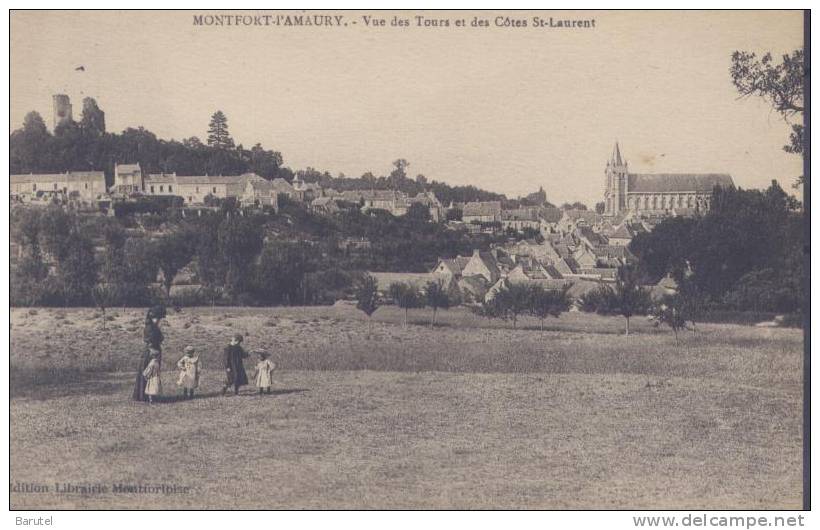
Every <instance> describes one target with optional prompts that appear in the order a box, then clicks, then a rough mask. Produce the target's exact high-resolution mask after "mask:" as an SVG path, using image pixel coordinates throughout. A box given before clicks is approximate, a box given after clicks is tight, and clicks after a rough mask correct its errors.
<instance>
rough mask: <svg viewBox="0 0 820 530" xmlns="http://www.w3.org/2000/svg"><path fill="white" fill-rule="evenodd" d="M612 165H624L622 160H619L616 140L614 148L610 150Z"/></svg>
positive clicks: (619, 153) (619, 155)
mask: <svg viewBox="0 0 820 530" xmlns="http://www.w3.org/2000/svg"><path fill="white" fill-rule="evenodd" d="M612 165H613V166H622V165H624V162H623V159H622V158H621V148H620V147H619V146H618V140H615V148H614V149H613V150H612Z"/></svg>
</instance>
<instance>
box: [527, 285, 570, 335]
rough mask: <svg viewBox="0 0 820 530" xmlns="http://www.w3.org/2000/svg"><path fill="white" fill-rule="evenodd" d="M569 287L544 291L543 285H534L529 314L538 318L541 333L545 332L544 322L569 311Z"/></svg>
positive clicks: (530, 294) (530, 297)
mask: <svg viewBox="0 0 820 530" xmlns="http://www.w3.org/2000/svg"><path fill="white" fill-rule="evenodd" d="M568 291H569V286H568V285H567V286H564V287H563V288H561V289H558V290H556V289H544V288H543V287H542V286H541V285H538V284H536V285H533V286H532V287H531V288H530V292H529V312H530V314H531V315H532V316H534V317H536V318H538V320H539V321H540V323H541V331H542V332H543V331H544V320H546V318H547V317H549V316H553V317H555V318H558V317H559V316H560V315H561V313H563V312H564V311H568V310H569V306H570V299H569V295H568Z"/></svg>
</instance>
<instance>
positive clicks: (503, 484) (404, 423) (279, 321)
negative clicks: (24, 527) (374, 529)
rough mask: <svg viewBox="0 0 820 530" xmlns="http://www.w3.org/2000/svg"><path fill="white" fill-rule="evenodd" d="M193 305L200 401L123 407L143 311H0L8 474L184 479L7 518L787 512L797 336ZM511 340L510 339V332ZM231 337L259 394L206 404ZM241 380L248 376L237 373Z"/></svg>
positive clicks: (178, 332)
mask: <svg viewBox="0 0 820 530" xmlns="http://www.w3.org/2000/svg"><path fill="white" fill-rule="evenodd" d="M429 313H430V312H429V311H424V310H415V311H411V314H410V321H411V323H410V325H409V326H408V327H407V329H405V328H404V327H403V326H402V325H401V322H402V320H403V311H401V310H399V309H398V308H395V307H383V308H380V309H379V310H378V311H377V312H376V314H375V316H374V324H373V326H372V330H373V331H372V336H370V337H368V328H369V326H368V325H367V323H366V317H364V316H363V315H362V314H360V313H359V312H357V311H356V310H355V309H353V308H350V307H349V306H341V307H311V308H264V309H260V308H216V309H211V308H195V309H185V310H183V311H182V312H180V313H173V312H172V313H170V314H169V318H168V321H167V324H166V325H165V326H164V327H163V332H164V333H165V336H166V341H165V343H164V347H163V350H164V354H163V355H164V358H165V361H164V362H165V365H166V372H165V374H164V385H165V388H166V392H167V393H169V394H173V393H174V392H175V389H174V387H173V382H174V380H175V374H174V373H173V372H170V369H171V368H170V367H171V366H172V363H174V362H176V359H177V358H178V357H179V356H180V355H181V352H182V348H183V347H184V346H185V345H187V344H192V345H194V346H196V347H197V348H198V349H199V350H200V351H201V357H202V363H203V366H204V368H205V371H204V374H203V387H202V389H201V397H200V398H198V399H194V400H191V401H187V402H178V401H177V402H171V401H173V399H172V398H170V397H169V398H168V399H167V401H168V402H166V403H162V404H159V405H155V406H151V407H149V406H146V405H143V404H140V403H133V402H131V401H130V400H129V399H130V390H131V385H132V383H133V370H134V368H135V366H136V363H137V362H138V361H137V360H138V358H139V356H140V355H141V342H142V312H140V311H137V310H124V311H123V310H114V311H109V312H108V314H109V315H112V316H113V317H114V318H113V319H112V320H110V321H108V322H106V330H105V331H103V330H102V329H101V328H102V326H101V323H102V322H101V320H102V319H101V318H100V316H99V315H98V314H96V315H95V311H93V310H90V309H77V310H55V309H37V310H36V314H30V312H29V310H18V309H15V310H13V311H12V332H11V335H12V341H11V343H12V348H11V370H12V373H11V382H12V385H11V387H12V402H11V427H12V440H11V456H12V458H11V474H12V477H11V478H12V481H13V482H14V481H34V482H46V483H51V482H54V481H74V482H85V483H91V482H103V483H106V484H110V483H112V482H141V483H156V482H163V483H173V484H181V485H187V486H190V487H191V488H192V490H191V491H192V493H190V494H187V495H172V496H160V497H156V496H150V495H122V494H120V495H114V494H108V495H90V496H82V495H58V494H53V495H51V494H46V495H38V496H32V495H24V494H17V493H13V494H12V506H13V507H14V508H37V507H40V508H42V507H46V506H47V507H83V508H92V507H93V508H122V507H125V508H153V507H156V508H185V507H188V508H192V507H209V508H230V507H237V508H614V507H628V508H636V509H641V508H697V507H712V508H795V507H799V504H800V495H801V461H800V454H801V436H802V434H801V390H800V389H801V366H802V364H801V358H802V335H801V333H802V332H801V331H800V330H795V329H780V328H755V327H748V326H737V325H727V324H703V325H700V326H699V330H698V332H697V333H696V334H692V333H684V334H683V335H682V336H681V341H680V344H676V343H675V339H674V336H673V335H672V333H671V332H670V331H668V330H666V329H662V328H655V327H653V326H652V325H651V324H650V323H648V322H647V321H646V320H645V319H641V318H636V319H633V322H632V326H631V334H630V335H629V336H628V337H627V336H624V334H623V324H624V323H623V319H621V318H615V317H601V316H597V315H587V314H577V313H570V314H565V315H562V316H561V318H559V319H551V320H548V321H547V325H546V329H545V331H543V332H541V331H540V330H539V329H538V328H539V323H538V322H537V321H536V320H531V319H527V318H525V319H522V321H521V322H519V329H516V330H513V329H511V325H510V324H509V323H505V322H500V321H487V320H483V319H480V318H478V317H476V316H475V315H472V314H470V313H469V312H467V311H465V310H463V309H460V308H459V309H454V310H450V311H445V312H440V313H439V317H438V322H439V325H437V326H436V327H435V328H433V329H430V328H429V327H428V323H429V317H430V314H429ZM522 327H523V328H524V329H521V328H522ZM233 333H243V334H244V335H246V341H245V344H246V346H247V347H248V348H249V349H253V348H257V347H264V348H266V349H268V350H269V351H271V352H272V353H273V355H274V359H275V360H276V362H277V364H278V365H279V371H278V372H277V374H276V376H275V379H276V381H277V384H276V387H275V388H276V390H277V392H276V393H274V395H272V396H264V397H259V396H256V395H253V394H252V391H251V390H252V389H246V391H245V393H244V394H243V395H241V396H239V397H228V398H223V397H219V396H218V393H219V392H218V390H219V386H220V383H221V380H222V372H221V370H220V368H221V362H220V361H221V350H222V348H223V347H224V345H225V344H226V343H227V341H228V339H229V337H230V336H231V335H232V334H233ZM248 366H249V368H250V366H251V362H249V363H248Z"/></svg>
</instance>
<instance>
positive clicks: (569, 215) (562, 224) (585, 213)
mask: <svg viewBox="0 0 820 530" xmlns="http://www.w3.org/2000/svg"><path fill="white" fill-rule="evenodd" d="M602 219H603V216H601V215H600V214H597V213H595V212H593V211H590V210H578V209H569V210H564V211H563V213H562V215H561V219H560V221H558V223H556V229H557V231H559V232H563V233H567V232H574V231H575V230H576V229H577V228H579V227H582V226H586V227H589V228H592V227H594V226H596V225H598V223H600V222H601V220H602Z"/></svg>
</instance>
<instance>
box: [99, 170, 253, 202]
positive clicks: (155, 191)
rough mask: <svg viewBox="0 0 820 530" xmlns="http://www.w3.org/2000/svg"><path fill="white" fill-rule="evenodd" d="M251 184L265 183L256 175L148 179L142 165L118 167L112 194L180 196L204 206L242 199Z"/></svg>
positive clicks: (168, 175)
mask: <svg viewBox="0 0 820 530" xmlns="http://www.w3.org/2000/svg"><path fill="white" fill-rule="evenodd" d="M251 181H253V182H266V181H265V179H263V178H262V177H260V176H259V175H257V174H255V173H245V174H242V175H238V176H224V175H190V176H189V175H177V174H176V173H154V174H148V175H145V174H144V173H143V172H142V169H141V168H140V165H139V164H117V165H115V166H114V186H112V188H111V191H112V193H117V194H131V193H135V192H139V193H142V194H144V195H149V196H177V197H182V200H183V201H185V203H186V204H204V203H205V200H206V197H209V196H210V197H212V198H216V199H226V198H228V197H236V198H239V197H240V196H242V195H243V194H244V193H245V187H246V184H247V183H248V182H251Z"/></svg>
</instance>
